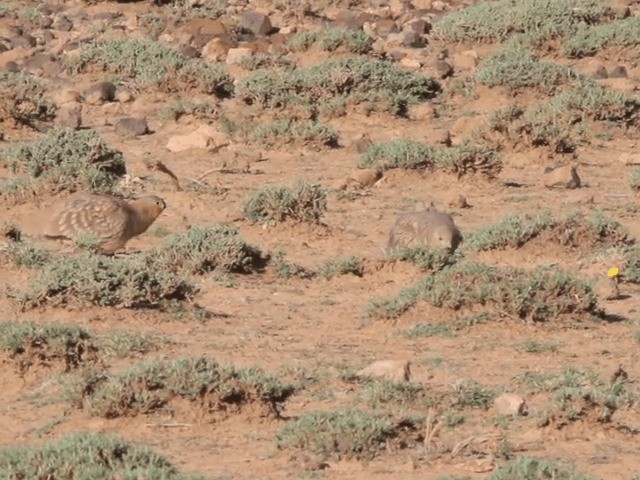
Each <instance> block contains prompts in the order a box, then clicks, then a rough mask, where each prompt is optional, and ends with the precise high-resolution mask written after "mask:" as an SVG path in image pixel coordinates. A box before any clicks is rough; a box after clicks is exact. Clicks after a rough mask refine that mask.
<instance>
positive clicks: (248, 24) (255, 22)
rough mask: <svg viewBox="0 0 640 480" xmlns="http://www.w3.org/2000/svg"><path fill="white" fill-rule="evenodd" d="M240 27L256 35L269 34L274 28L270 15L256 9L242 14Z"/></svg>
mask: <svg viewBox="0 0 640 480" xmlns="http://www.w3.org/2000/svg"><path fill="white" fill-rule="evenodd" d="M240 27H241V28H243V29H245V30H248V31H250V32H252V33H253V34H254V35H269V33H271V31H272V30H273V26H272V25H271V20H270V19H269V17H268V16H267V15H265V14H264V13H260V12H255V11H249V12H244V13H243V14H242V18H241V20H240Z"/></svg>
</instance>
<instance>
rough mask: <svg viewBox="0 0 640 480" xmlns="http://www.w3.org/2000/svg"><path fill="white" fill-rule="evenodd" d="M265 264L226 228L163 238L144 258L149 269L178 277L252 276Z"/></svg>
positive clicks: (257, 251)
mask: <svg viewBox="0 0 640 480" xmlns="http://www.w3.org/2000/svg"><path fill="white" fill-rule="evenodd" d="M266 260H267V259H266V258H265V257H264V256H263V254H262V252H261V251H260V249H259V248H258V247H255V246H253V245H250V244H248V243H246V242H245V241H244V240H243V238H242V237H241V236H240V234H239V233H238V231H237V230H236V229H235V228H234V227H232V226H230V225H226V224H213V225H195V226H192V227H190V228H188V229H187V230H184V231H182V232H178V233H173V234H171V235H169V236H167V237H166V238H165V239H164V241H163V243H162V244H161V245H159V246H158V247H155V248H153V249H152V250H151V251H149V252H148V253H145V254H144V261H146V263H147V264H148V265H149V268H152V269H153V270H155V271H158V272H171V273H174V274H180V275H193V274H204V273H207V272H211V271H214V270H218V271H223V272H232V273H255V272H258V271H260V270H261V269H262V268H263V267H264V264H265V263H266Z"/></svg>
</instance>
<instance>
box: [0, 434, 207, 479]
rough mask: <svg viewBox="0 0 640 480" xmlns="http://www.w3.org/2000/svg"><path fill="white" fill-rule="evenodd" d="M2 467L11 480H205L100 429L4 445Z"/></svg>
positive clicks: (1, 451) (1, 459)
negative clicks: (117, 479)
mask: <svg viewBox="0 0 640 480" xmlns="http://www.w3.org/2000/svg"><path fill="white" fill-rule="evenodd" d="M0 470H2V471H3V472H5V475H6V476H7V477H6V478H8V479H11V480H18V479H22V478H24V479H26V478H34V479H35V478H50V479H54V478H59V479H62V478H93V479H98V478H105V479H106V478H162V479H165V480H205V477H201V476H198V475H184V474H180V473H178V471H177V469H176V468H175V467H174V466H173V465H172V464H171V463H169V461H168V460H167V459H166V458H165V457H163V456H161V455H159V454H157V453H155V452H153V451H152V450H149V449H148V448H146V447H143V446H140V445H135V444H133V443H129V442H125V441H124V440H120V439H119V438H116V437H112V436H105V435H100V434H97V433H73V434H70V435H66V436H64V437H62V438H60V439H57V440H53V441H50V442H48V443H45V444H42V445H33V446H28V445H10V446H5V447H2V448H1V449H0Z"/></svg>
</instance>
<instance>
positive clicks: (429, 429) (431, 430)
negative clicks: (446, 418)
mask: <svg viewBox="0 0 640 480" xmlns="http://www.w3.org/2000/svg"><path fill="white" fill-rule="evenodd" d="M434 420H435V419H434V415H433V407H431V408H429V412H428V413H427V424H426V425H425V429H424V447H425V448H426V449H427V451H429V450H431V443H432V442H433V438H434V437H435V436H436V434H437V433H438V431H439V430H440V426H441V425H442V424H441V423H438V421H437V420H435V421H434Z"/></svg>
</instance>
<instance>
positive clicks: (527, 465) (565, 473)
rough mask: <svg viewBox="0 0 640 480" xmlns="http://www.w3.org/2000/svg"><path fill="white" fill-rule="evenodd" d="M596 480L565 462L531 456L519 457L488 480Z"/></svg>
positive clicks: (492, 474) (497, 469) (494, 472)
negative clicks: (551, 479)
mask: <svg viewBox="0 0 640 480" xmlns="http://www.w3.org/2000/svg"><path fill="white" fill-rule="evenodd" d="M549 478H553V479H554V480H596V478H595V477H592V476H589V475H585V474H583V473H580V472H579V471H577V470H576V469H575V468H574V467H572V466H571V465H568V464H566V463H565V462H553V461H550V460H546V459H542V458H535V457H529V456H521V457H517V458H515V459H513V460H510V461H509V462H507V463H505V464H504V465H502V466H500V467H498V468H496V469H495V470H494V471H493V472H492V473H491V475H489V476H488V477H487V480H547V479H549Z"/></svg>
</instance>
